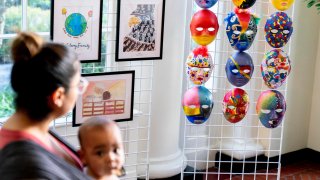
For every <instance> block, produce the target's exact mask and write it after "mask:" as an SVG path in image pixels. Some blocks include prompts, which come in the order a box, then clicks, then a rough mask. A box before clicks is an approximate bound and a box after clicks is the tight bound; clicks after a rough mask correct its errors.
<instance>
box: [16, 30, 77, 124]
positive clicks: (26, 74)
mask: <svg viewBox="0 0 320 180" xmlns="http://www.w3.org/2000/svg"><path fill="white" fill-rule="evenodd" d="M11 52H12V59H13V61H14V64H13V67H12V72H11V86H12V88H13V90H14V91H15V92H16V98H15V106H16V110H17V111H20V110H22V111H25V112H26V113H27V114H28V116H29V117H30V118H31V119H34V120H35V121H37V120H41V119H43V118H45V117H46V116H47V115H48V114H49V113H50V112H51V111H52V107H51V105H50V102H49V98H50V96H51V95H52V93H53V92H54V91H55V90H56V89H57V88H58V87H63V88H65V90H66V93H67V92H68V90H69V86H70V82H71V79H72V78H73V77H74V75H75V74H76V73H77V72H78V71H79V69H78V68H79V67H78V66H77V64H76V63H75V62H76V61H77V58H76V54H75V53H74V52H73V51H71V50H69V49H68V48H67V47H65V46H64V45H61V44H57V43H43V41H42V40H41V38H40V37H39V36H37V35H36V34H34V33H19V34H18V36H17V38H16V39H15V40H14V41H13V43H12V49H11Z"/></svg>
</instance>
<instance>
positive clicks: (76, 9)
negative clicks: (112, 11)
mask: <svg viewBox="0 0 320 180" xmlns="http://www.w3.org/2000/svg"><path fill="white" fill-rule="evenodd" d="M101 24H102V0H81V1H78V0H68V1H66V0H51V31H50V38H51V39H52V41H54V42H59V43H63V44H65V45H66V46H68V47H70V48H71V49H73V50H74V51H75V52H76V53H77V54H78V58H79V60H80V61H81V62H100V61H101V26H102V25H101Z"/></svg>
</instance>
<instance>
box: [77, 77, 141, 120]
mask: <svg viewBox="0 0 320 180" xmlns="http://www.w3.org/2000/svg"><path fill="white" fill-rule="evenodd" d="M134 75H135V71H118V72H106V73H96V74H83V75H82V76H83V77H84V78H86V79H87V80H88V82H89V84H88V88H87V90H86V92H85V93H84V94H82V95H81V96H80V97H78V100H77V102H76V106H75V108H74V110H73V121H72V126H80V125H81V124H82V123H83V122H85V121H86V120H87V119H89V118H91V117H95V116H99V117H105V118H108V119H111V120H115V121H130V120H132V118H133V91H134Z"/></svg>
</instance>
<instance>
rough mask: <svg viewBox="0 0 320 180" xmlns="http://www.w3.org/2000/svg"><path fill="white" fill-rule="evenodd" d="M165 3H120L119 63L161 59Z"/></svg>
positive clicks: (123, 0) (160, 0)
mask: <svg viewBox="0 0 320 180" xmlns="http://www.w3.org/2000/svg"><path fill="white" fill-rule="evenodd" d="M164 10H165V0H118V17H117V35H116V61H133V60H154V59H162V41H163V23H164Z"/></svg>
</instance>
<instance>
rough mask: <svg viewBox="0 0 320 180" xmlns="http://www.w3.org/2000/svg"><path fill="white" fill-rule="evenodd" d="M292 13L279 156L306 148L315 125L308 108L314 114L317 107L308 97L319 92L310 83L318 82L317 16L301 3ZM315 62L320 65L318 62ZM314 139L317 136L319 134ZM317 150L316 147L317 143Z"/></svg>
mask: <svg viewBox="0 0 320 180" xmlns="http://www.w3.org/2000/svg"><path fill="white" fill-rule="evenodd" d="M294 11H295V15H294V17H293V23H294V32H293V33H294V34H293V36H292V39H291V42H290V43H291V45H292V48H291V50H290V58H291V63H292V67H293V68H292V71H291V74H290V76H289V80H288V93H287V97H286V99H287V112H286V120H285V123H284V132H283V133H284V134H283V146H282V153H287V152H292V151H295V150H299V149H302V148H306V147H308V135H309V123H310V122H311V123H310V125H311V126H315V125H316V124H315V120H316V119H315V118H314V117H315V113H313V115H311V116H310V112H311V109H312V107H313V108H314V109H315V112H316V110H317V105H319V102H318V103H317V102H314V103H313V104H312V93H313V91H314V92H315V93H317V92H318V91H319V88H320V85H319V83H317V84H316V86H315V90H313V86H314V80H315V81H319V78H318V77H320V74H319V73H317V74H316V75H317V76H316V77H314V73H315V69H316V68H317V67H316V58H317V51H319V48H318V39H319V38H318V36H319V27H320V16H319V15H317V12H316V10H315V8H311V9H308V8H306V3H305V2H304V1H295V6H294ZM318 61H320V60H319V58H318ZM319 63H320V62H319ZM319 63H317V66H318V67H320V64H319ZM317 98H318V99H319V98H320V97H319V96H318V97H317ZM316 103H317V104H316ZM312 105H313V106H312ZM318 107H319V106H318ZM318 111H319V110H318ZM310 117H311V119H312V120H311V121H310ZM313 119H314V120H313ZM318 124H319V123H318ZM317 129H318V131H319V130H320V126H317V127H316V126H315V127H312V128H311V129H310V130H311V131H310V135H311V136H310V142H309V143H310V146H314V144H313V143H312V142H315V140H314V137H315V136H316V134H315V133H313V132H315V131H317ZM318 135H320V134H319V132H318ZM318 147H320V145H319V142H318ZM318 150H320V148H318Z"/></svg>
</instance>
